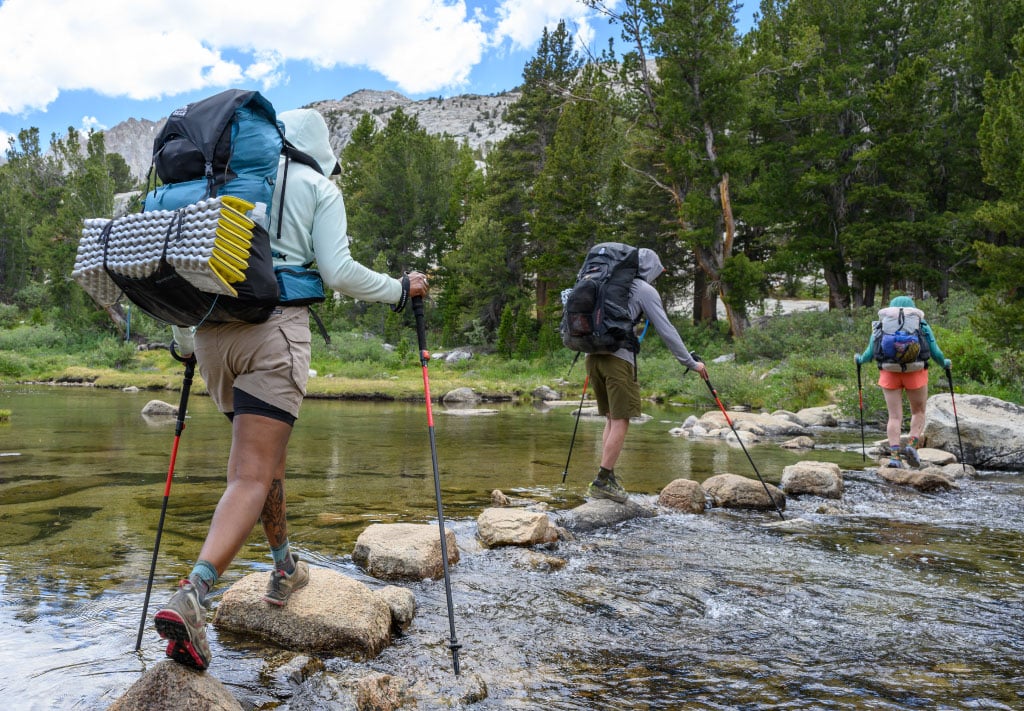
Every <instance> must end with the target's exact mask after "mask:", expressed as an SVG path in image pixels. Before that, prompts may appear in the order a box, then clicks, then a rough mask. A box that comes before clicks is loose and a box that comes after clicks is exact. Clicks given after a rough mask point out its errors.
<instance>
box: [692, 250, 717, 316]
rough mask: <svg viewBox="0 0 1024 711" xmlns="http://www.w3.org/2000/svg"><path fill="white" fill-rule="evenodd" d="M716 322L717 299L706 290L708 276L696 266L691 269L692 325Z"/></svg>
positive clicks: (698, 265)
mask: <svg viewBox="0 0 1024 711" xmlns="http://www.w3.org/2000/svg"><path fill="white" fill-rule="evenodd" d="M717 320H718V297H717V296H715V293H714V291H712V290H710V289H708V276H707V274H706V273H705V272H704V268H703V267H701V266H700V264H697V265H696V266H694V268H693V323H694V325H697V324H700V323H711V322H714V321H717Z"/></svg>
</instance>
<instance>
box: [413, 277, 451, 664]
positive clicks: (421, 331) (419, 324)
mask: <svg viewBox="0 0 1024 711" xmlns="http://www.w3.org/2000/svg"><path fill="white" fill-rule="evenodd" d="M412 311H413V313H414V314H415V315H416V338H417V340H418V341H419V346H420V364H421V365H422V366H423V394H424V397H425V398H426V400H427V429H428V430H429V432H430V461H431V464H433V466H434V496H435V498H436V499H437V526H438V528H439V529H441V567H442V569H443V570H444V592H445V595H446V596H447V599H448V627H449V629H450V630H451V635H452V638H451V642H449V643H448V649H450V650H452V667H453V668H454V669H455V676H458V675H459V648H460V647H461V646H462V645H461V644H459V642H458V640H457V639H456V638H455V608H454V607H453V606H452V585H451V580H450V578H449V576H448V543H447V541H446V540H445V538H446V536H445V529H444V510H443V508H442V505H441V477H440V475H439V474H438V471H437V440H436V439H435V437H434V410H433V406H432V405H431V402H430V377H429V376H428V375H427V363H428V362H429V361H430V352H429V351H427V327H426V324H425V323H424V319H423V297H422V296H414V297H412Z"/></svg>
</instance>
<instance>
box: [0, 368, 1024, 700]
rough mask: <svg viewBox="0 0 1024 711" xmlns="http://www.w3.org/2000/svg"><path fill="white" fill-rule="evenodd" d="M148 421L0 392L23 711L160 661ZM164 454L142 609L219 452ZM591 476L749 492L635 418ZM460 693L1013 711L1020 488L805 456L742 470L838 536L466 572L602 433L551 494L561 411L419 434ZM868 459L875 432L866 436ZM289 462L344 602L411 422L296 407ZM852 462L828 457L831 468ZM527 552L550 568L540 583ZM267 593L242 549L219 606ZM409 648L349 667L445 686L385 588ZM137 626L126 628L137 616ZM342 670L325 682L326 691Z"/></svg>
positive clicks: (67, 395)
mask: <svg viewBox="0 0 1024 711" xmlns="http://www.w3.org/2000/svg"><path fill="white" fill-rule="evenodd" d="M153 397H159V398H160V399H164V400H167V401H170V402H176V401H177V395H176V394H173V393H161V394H158V395H155V396H154V395H153V394H151V393H150V394H147V393H136V394H128V393H107V392H96V391H89V390H83V389H56V388H54V389H46V388H39V389H28V388H22V389H11V390H8V391H4V392H0V406H2V407H3V408H5V409H10V410H12V411H13V413H14V415H13V417H12V422H11V423H10V424H9V425H6V426H2V427H0V688H2V689H3V690H4V691H6V692H8V694H9V696H10V698H17V699H19V700H21V702H22V703H19V705H18V706H17V707H18V708H24V709H40V710H42V709H95V708H104V707H106V706H107V705H108V704H110V703H112V702H113V701H114V699H116V698H117V697H118V696H119V695H120V694H122V693H123V692H124V691H125V690H126V689H127V688H128V687H129V686H130V685H131V684H132V683H133V682H134V681H135V680H136V679H137V678H138V676H139V674H140V673H141V672H142V671H143V670H144V669H145V668H147V667H149V666H152V665H153V664H154V663H156V662H158V661H161V660H162V659H163V653H162V645H161V644H160V640H159V638H158V637H157V635H156V633H155V632H154V631H153V630H152V628H151V627H149V626H148V627H147V629H146V634H145V636H144V639H143V649H142V652H141V653H140V654H136V653H135V652H134V645H135V636H136V633H137V630H138V624H139V615H140V613H141V608H142V598H143V595H144V593H145V586H146V576H147V575H148V572H149V563H150V557H151V555H152V546H153V541H154V539H155V534H156V524H157V520H158V518H159V511H160V505H161V501H162V494H163V486H164V481H165V478H166V475H167V466H168V461H169V455H170V448H171V444H172V441H173V424H172V423H171V422H167V421H165V422H162V423H147V422H146V421H144V420H143V419H142V417H141V416H140V415H139V412H140V410H141V408H142V406H143V405H144V404H145V403H146V402H147V401H148V400H150V399H152V398H153ZM189 409H190V418H189V421H188V425H187V427H186V429H185V431H184V432H183V434H182V437H181V444H180V449H179V452H178V459H177V463H176V467H175V478H174V482H173V486H172V490H171V496H170V501H169V506H168V513H167V520H166V523H165V528H164V533H163V538H162V542H161V550H160V561H159V565H158V568H157V578H156V581H155V583H154V602H153V603H152V604H153V605H158V604H159V603H160V601H162V600H163V599H164V598H165V597H166V595H167V594H168V592H169V591H170V590H171V589H172V588H173V586H174V585H175V582H176V581H177V580H178V579H179V578H180V577H182V576H183V575H185V574H187V573H188V571H189V569H190V567H191V562H192V559H193V557H194V556H195V554H196V552H197V551H198V548H199V545H200V543H201V540H202V537H203V536H204V535H205V532H206V525H207V524H208V521H209V515H210V512H211V511H212V508H213V505H214V504H215V502H216V500H217V498H218V496H219V495H220V491H221V485H222V481H223V476H224V473H223V472H224V467H225V459H226V454H227V452H226V447H227V436H228V428H227V423H226V421H225V420H224V418H223V417H222V416H220V415H219V414H217V413H216V412H215V411H214V408H213V406H212V404H211V403H210V402H209V400H208V399H207V398H204V397H193V398H192V401H191V402H190V408H189ZM647 411H648V412H649V413H650V414H651V415H653V417H654V419H653V420H652V421H651V422H648V423H646V424H644V425H637V426H634V427H633V428H632V429H631V432H630V436H629V438H628V440H627V446H626V451H625V452H624V454H623V456H622V459H621V460H620V465H619V467H618V469H619V470H620V471H621V473H622V474H623V478H624V479H625V483H626V485H627V487H628V488H629V489H630V490H631V491H634V492H638V493H639V494H640V496H641V498H644V497H646V498H645V500H646V501H648V502H651V503H652V504H653V501H654V499H655V495H656V494H657V492H658V491H659V490H660V489H661V487H662V486H664V485H665V484H666V483H667V482H668V481H670V480H671V479H674V478H677V477H689V478H693V479H697V480H703V479H704V478H706V477H707V476H709V475H711V474H712V473H717V472H721V471H732V472H735V473H738V474H744V475H747V476H751V475H752V473H753V472H752V469H751V467H750V463H749V462H748V461H747V459H746V456H745V455H744V453H743V451H742V450H741V449H738V448H734V447H729V446H727V445H725V444H720V443H716V444H712V443H695V442H691V441H688V440H685V439H675V438H672V437H670V436H669V435H668V434H667V431H668V430H669V429H670V428H671V427H673V426H677V425H678V424H679V423H680V422H681V421H682V420H683V419H685V417H686V416H687V415H689V414H691V412H690V411H685V410H682V409H679V408H675V409H669V408H654V407H650V408H647ZM435 421H436V434H437V447H438V459H439V464H440V469H441V476H442V484H443V492H444V504H445V515H446V518H447V519H448V521H449V524H450V525H451V527H452V529H453V530H454V531H455V532H456V535H457V537H458V543H459V548H460V553H461V555H462V559H461V561H460V562H459V563H458V564H457V565H456V566H454V567H453V569H452V589H453V595H454V600H455V611H456V629H457V633H458V637H459V642H460V643H462V645H463V648H462V651H461V652H460V661H461V662H462V668H463V670H464V672H467V673H474V674H479V675H480V676H481V677H482V678H483V679H484V680H485V681H486V683H487V686H488V691H489V696H488V699H487V700H485V701H483V702H481V703H480V704H478V705H477V707H479V708H489V709H541V708H544V709H553V708H557V709H595V708H616V709H680V708H686V709H734V708H746V709H759V708H779V709H781V708H787V709H788V708H829V709H861V708H872V709H913V708H922V709H923V708H986V709H989V708H995V709H998V708H1005V709H1013V708H1021V707H1024V691H1022V689H1024V685H1022V683H1021V682H1022V681H1024V663H1022V662H1021V661H1020V660H1021V658H1022V655H1024V605H1022V602H1024V566H1022V563H1024V553H1022V550H1024V548H1022V543H1024V540H1022V539H1024V522H1022V517H1021V516H1020V509H1021V504H1022V497H1024V486H1022V482H1021V478H1020V476H1019V475H1012V474H1011V475H1007V474H1003V475H994V474H990V475H983V476H982V477H980V478H979V479H977V480H969V481H965V482H962V486H961V488H960V489H959V490H956V491H952V492H948V493H942V494H937V495H922V494H917V493H914V492H909V491H906V490H903V489H899V488H897V487H893V486H890V485H887V484H884V483H882V482H880V481H879V480H878V479H877V478H875V477H874V475H873V474H871V473H870V472H864V471H861V470H860V468H861V467H862V466H863V464H862V462H861V455H860V447H859V437H860V433H859V429H858V430H857V431H853V430H850V431H841V430H837V431H830V432H827V433H825V432H823V433H820V434H819V440H827V441H829V442H830V444H831V445H832V446H830V448H828V449H819V450H816V451H815V452H814V453H813V454H812V455H808V454H807V453H803V454H799V453H791V452H787V451H785V450H782V449H780V448H778V447H777V446H775V445H774V444H765V445H759V446H753V447H750V448H749V451H750V453H751V456H752V457H753V458H754V459H755V461H756V463H757V466H758V469H759V471H760V472H761V473H762V474H763V475H764V476H765V478H766V479H768V480H770V481H774V482H778V480H779V477H780V475H781V471H782V467H783V466H785V465H786V464H789V463H792V462H794V461H797V460H799V459H803V458H811V457H813V458H815V459H825V460H829V461H835V462H837V463H838V464H839V465H840V466H841V467H842V468H843V469H844V473H845V477H846V491H845V493H844V497H843V500H842V502H840V503H838V504H837V506H838V508H839V510H840V512H839V513H830V514H824V513H817V510H818V508H819V506H820V504H821V503H822V502H820V501H814V500H803V501H793V500H791V501H790V502H789V507H788V509H787V518H789V519H795V518H797V517H800V518H802V519H803V520H804V522H803V525H800V526H792V527H786V528H775V527H772V526H771V525H767V524H772V523H774V522H776V521H777V520H778V519H777V517H776V516H775V514H774V513H772V512H766V513H749V512H730V511H718V510H713V511H709V512H708V513H706V514H705V515H703V516H689V515H682V514H663V515H659V516H657V517H655V518H651V519H642V520H637V521H633V522H629V523H627V524H624V525H622V526H618V527H615V528H614V529H611V530H606V531H601V532H598V533H594V534H588V535H584V536H580V537H579V539H578V540H576V541H574V542H571V543H563V544H561V545H560V546H559V547H558V548H557V549H556V550H554V551H543V552H539V551H528V550H520V549H498V550H485V549H483V548H481V546H480V545H479V543H478V542H477V541H476V539H475V518H476V516H477V515H478V514H479V513H480V511H481V510H482V509H483V508H484V507H486V506H487V505H488V503H489V499H490V492H491V490H493V489H495V488H500V489H502V490H503V491H505V492H506V493H509V494H514V495H516V496H518V497H523V498H530V499H534V500H538V501H544V502H547V503H548V504H549V505H550V506H551V507H552V508H553V509H555V510H564V509H567V508H571V507H573V506H575V505H577V504H579V503H580V502H581V501H582V495H583V492H584V489H585V487H586V484H587V482H588V479H589V475H590V474H591V473H592V471H593V469H594V468H595V465H596V461H597V458H598V452H599V448H600V442H599V440H600V431H601V423H600V422H599V421H588V420H587V419H584V420H582V421H581V422H580V427H579V431H578V433H577V437H576V441H575V445H574V449H573V453H572V463H571V466H570V471H569V476H568V477H567V481H566V483H565V484H564V485H563V484H562V483H561V475H562V471H563V468H564V466H565V459H566V455H567V452H568V445H569V441H570V437H571V435H572V428H573V423H574V420H573V417H572V415H571V408H559V409H554V410H549V411H543V410H539V409H536V408H533V407H530V406H502V407H501V408H500V411H499V413H498V414H496V415H492V416H478V417H471V416H470V417H467V416H460V415H453V414H450V413H446V412H445V411H444V409H443V408H441V407H436V408H435ZM876 436H877V433H876ZM293 437H294V439H293V446H292V448H291V450H290V455H289V474H288V484H287V486H288V496H289V518H290V523H291V533H292V536H291V537H292V541H293V542H294V543H295V544H296V546H297V547H298V549H299V550H300V551H301V552H302V553H303V554H304V555H305V556H306V557H307V558H309V559H310V560H312V561H313V562H314V563H315V564H318V565H323V566H326V567H330V568H334V569H336V570H339V571H341V572H343V573H345V574H346V575H350V576H352V577H354V578H356V579H359V580H362V581H364V582H365V583H367V584H368V585H370V586H379V585H380V583H379V582H377V581H375V580H373V579H371V578H369V577H367V576H365V575H364V574H363V573H362V572H361V571H360V570H358V569H357V568H356V567H355V566H353V564H352V562H351V559H350V555H349V554H350V553H351V550H352V545H353V543H354V541H355V539H356V537H357V536H358V535H359V533H360V532H361V531H362V530H363V529H364V528H365V527H366V526H367V525H368V524H370V523H373V522H396V521H417V522H422V521H431V520H432V519H433V517H434V516H435V515H436V509H435V500H434V489H433V477H432V469H431V462H430V451H429V440H428V437H427V429H426V415H425V408H424V407H423V406H422V404H421V405H416V404H393V403H343V402H330V401H310V402H307V403H306V405H305V406H304V410H303V416H302V419H301V421H300V423H299V426H298V427H297V429H296V431H295V434H294V436H293ZM854 444H855V445H856V446H852V445H854ZM541 553H543V554H544V555H547V556H555V557H557V558H560V559H562V560H564V561H565V565H564V567H558V566H552V565H549V564H547V563H549V562H550V561H545V559H544V558H543V556H542V555H541ZM268 567H269V556H268V551H267V550H266V544H265V543H264V542H263V541H262V540H261V539H260V537H259V535H258V531H256V532H254V535H253V536H252V537H251V538H250V541H249V545H248V546H247V547H246V548H245V549H243V551H242V554H241V555H240V557H239V559H238V560H237V561H236V563H235V565H233V566H232V568H231V569H230V570H229V571H228V573H227V575H226V576H225V578H226V579H225V584H224V586H223V587H221V588H220V589H221V590H223V589H225V588H226V586H227V585H230V584H231V583H232V582H234V581H235V580H237V579H239V578H240V577H241V576H242V575H245V574H247V573H249V572H251V571H253V570H265V569H267V568H268ZM410 587H411V589H412V590H413V591H414V592H415V595H416V599H417V604H418V607H419V610H418V613H417V617H416V620H415V621H414V623H413V625H412V627H411V629H410V630H409V632H408V634H407V635H405V636H403V637H401V638H399V639H397V640H395V642H394V644H393V645H392V646H391V647H389V648H388V649H387V650H385V651H384V653H382V654H381V655H380V656H379V657H378V658H377V659H375V660H372V661H370V662H367V663H366V664H365V666H368V667H371V668H374V669H378V670H381V671H388V672H393V673H396V674H398V675H400V676H403V677H405V678H411V680H414V681H415V680H417V679H420V680H423V679H428V680H429V679H433V680H439V681H438V683H440V684H443V680H444V679H445V678H446V677H447V676H448V675H450V672H451V659H450V654H449V651H448V648H447V641H448V628H447V609H446V604H445V595H444V588H443V585H442V584H440V583H438V582H436V581H434V582H432V581H427V582H423V583H417V584H413V585H411V586H410ZM152 611H154V610H153V608H151V612H152ZM211 643H212V646H213V650H214V655H215V658H214V663H213V664H214V666H213V667H212V669H211V673H213V674H215V675H216V676H217V678H218V679H220V680H221V681H222V682H224V683H225V684H227V685H228V686H229V687H230V688H231V689H232V691H233V692H234V693H236V695H237V696H238V697H239V698H240V699H243V700H244V701H245V702H246V703H247V704H249V705H250V706H251V707H256V708H258V707H261V706H262V707H263V708H270V707H273V706H274V705H278V704H280V703H282V702H284V701H286V700H287V698H288V695H289V694H290V693H291V690H290V688H289V686H288V685H287V684H284V683H282V682H281V681H280V680H278V679H276V678H275V676H274V674H273V673H267V666H266V665H267V663H266V662H265V661H264V658H265V657H267V656H268V655H269V654H271V651H270V650H266V649H263V648H261V647H259V646H254V645H253V644H252V642H251V641H250V640H245V639H237V638H227V637H226V636H221V635H218V633H217V631H216V630H215V629H213V628H212V627H211ZM348 666H351V663H350V662H348V661H346V660H344V659H332V660H328V667H329V668H333V669H341V668H344V667H348Z"/></svg>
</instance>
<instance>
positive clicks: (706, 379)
mask: <svg viewBox="0 0 1024 711" xmlns="http://www.w3.org/2000/svg"><path fill="white" fill-rule="evenodd" d="M690 355H693V354H692V353H691V354H690ZM694 360H698V359H697V358H694ZM700 362H701V363H703V362H704V361H700ZM702 377H703V378H704V382H705V383H706V384H707V386H708V390H710V391H711V397H713V398H714V399H715V402H717V403H718V409H719V410H721V411H722V415H723V416H724V417H725V421H726V422H728V423H729V429H731V430H732V433H733V434H734V435H736V441H737V442H739V443H740V447H742V448H743V453H744V454H745V455H747V461H748V462H750V466H752V467H753V468H754V473H755V474H757V478H758V479H760V480H761V486H763V487H764V493H766V494H768V499H769V500H770V501H771V502H772V506H774V507H775V511H776V512H778V514H779V518H781V519H782V520H783V521H785V520H786V517H785V516H783V515H782V509H781V508H779V503H778V502H777V501H776V500H775V497H774V496H772V492H771V491H770V490H769V489H768V483H767V482H765V480H764V478H763V477H762V476H761V472H759V471H758V470H757V465H756V464H754V460H753V459H752V458H751V456H750V452H748V451H747V445H745V444H743V440H742V439H741V438H740V433H739V432H737V431H736V428H735V427H734V426H733V424H732V419H730V417H729V413H728V412H726V411H725V405H723V404H722V401H721V400H720V399H719V398H718V391H717V390H715V386H713V385H712V384H711V378H709V377H708V375H707V373H706V372H705V373H703V374H702Z"/></svg>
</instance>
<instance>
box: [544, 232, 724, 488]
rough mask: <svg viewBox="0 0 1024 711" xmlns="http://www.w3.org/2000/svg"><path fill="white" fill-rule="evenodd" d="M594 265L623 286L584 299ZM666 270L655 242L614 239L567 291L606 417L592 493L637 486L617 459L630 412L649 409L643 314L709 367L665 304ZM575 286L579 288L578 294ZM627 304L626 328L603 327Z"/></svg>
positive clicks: (695, 365) (567, 317)
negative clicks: (611, 331)
mask: <svg viewBox="0 0 1024 711" xmlns="http://www.w3.org/2000/svg"><path fill="white" fill-rule="evenodd" d="M588 271H590V272H592V273H593V274H594V275H595V277H597V275H599V274H600V277H599V279H598V278H595V279H594V280H593V281H598V280H602V281H603V280H607V281H608V282H611V283H613V285H614V282H616V281H617V282H619V283H618V285H617V286H618V288H614V286H613V288H612V289H611V290H609V291H608V294H607V296H606V295H605V291H604V289H598V290H597V291H596V294H597V295H596V296H594V297H584V298H582V299H581V298H580V296H581V294H582V293H584V292H586V291H587V290H588V289H587V286H588V285H587V283H586V282H587V281H588V277H587V274H588ZM609 272H611V274H609ZM664 272H665V267H664V266H663V265H662V263H661V259H660V258H659V257H658V255H657V254H656V253H655V252H654V251H653V250H651V249H647V248H640V249H637V248H635V247H630V246H629V245H625V244H621V243H617V242H606V243H602V244H598V245H595V246H594V247H593V248H592V249H591V250H590V252H589V254H588V256H587V260H585V261H584V263H583V267H582V268H581V269H580V275H579V277H578V278H577V282H576V285H575V286H574V287H573V289H572V290H571V291H568V290H567V293H566V295H565V297H564V298H565V309H564V312H563V323H562V327H561V328H562V341H563V343H564V344H565V345H566V346H567V347H569V348H572V349H574V350H577V351H580V352H585V353H586V355H587V358H586V369H587V381H588V382H589V383H590V384H591V385H592V386H593V393H594V399H595V400H596V401H597V411H598V414H600V415H602V416H604V418H605V424H604V432H603V433H602V436H601V464H600V467H599V468H598V471H597V476H596V477H595V478H594V480H593V482H591V484H590V486H589V487H588V488H587V495H588V496H590V497H592V498H596V499H609V500H611V501H615V502H617V503H625V502H626V500H628V498H629V493H628V492H627V491H626V489H625V488H624V487H623V486H622V484H621V483H620V482H619V480H618V478H617V477H616V475H615V464H616V462H617V461H618V459H619V455H620V454H621V453H622V448H623V446H624V444H625V441H626V434H627V433H628V431H629V421H630V418H633V417H639V416H640V415H641V414H642V413H641V409H640V385H639V383H638V381H637V360H636V359H637V354H638V353H639V351H640V341H639V339H638V338H637V336H636V334H635V332H634V327H635V326H636V325H637V324H639V322H640V321H641V320H642V318H643V317H646V318H647V320H648V325H653V326H654V330H655V331H657V332H658V335H659V336H661V338H662V340H663V341H665V345H666V346H668V349H669V351H671V353H672V355H674V356H675V357H676V360H678V361H679V363H680V364H682V365H683V366H684V367H686V368H688V369H690V370H695V371H697V372H698V373H700V374H701V377H705V376H706V375H707V368H706V367H705V366H704V363H702V362H700V361H698V360H696V359H695V358H694V357H693V356H692V355H691V354H690V352H689V351H688V350H687V349H686V346H685V345H684V344H683V339H682V338H681V337H680V336H679V332H678V331H677V330H676V327H675V326H673V325H672V322H671V321H670V320H669V318H668V314H667V313H666V312H665V305H664V303H663V302H662V300H661V295H660V294H659V293H658V291H657V289H655V288H654V286H652V283H653V282H654V280H655V279H657V278H658V277H659V276H661V275H662V274H663V273H664ZM572 292H576V295H575V296H573V293H572ZM616 292H617V293H616ZM574 299H578V300H579V302H580V304H581V305H580V306H575V305H574ZM619 302H624V303H619ZM623 307H624V308H623ZM619 310H621V311H622V314H621V319H619V320H621V322H622V323H621V324H616V326H617V328H618V330H620V331H622V332H623V333H622V336H621V337H614V336H608V335H607V334H606V333H600V334H598V332H599V331H601V329H600V324H599V321H600V320H601V318H602V316H601V315H598V314H603V316H604V317H606V318H607V320H608V321H612V320H614V319H613V318H612V317H611V316H609V314H613V313H614V312H617V311H619ZM591 314H593V315H591ZM645 330H646V329H645Z"/></svg>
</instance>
